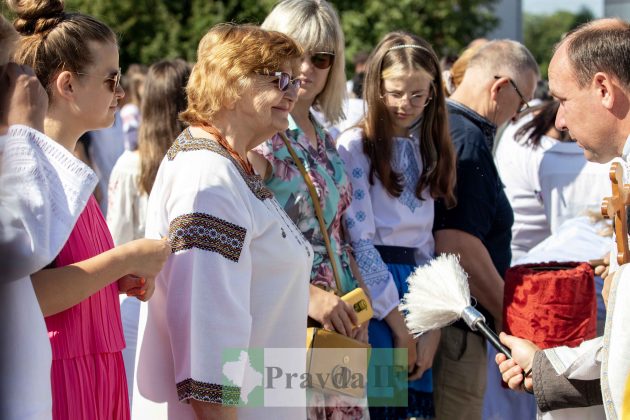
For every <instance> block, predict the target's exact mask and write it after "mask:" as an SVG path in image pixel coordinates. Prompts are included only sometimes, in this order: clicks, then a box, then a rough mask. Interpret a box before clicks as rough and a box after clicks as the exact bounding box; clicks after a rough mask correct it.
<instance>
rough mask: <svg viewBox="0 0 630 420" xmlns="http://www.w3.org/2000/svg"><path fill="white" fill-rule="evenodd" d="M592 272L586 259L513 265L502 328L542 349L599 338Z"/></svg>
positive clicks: (508, 280)
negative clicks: (583, 261)
mask: <svg viewBox="0 0 630 420" xmlns="http://www.w3.org/2000/svg"><path fill="white" fill-rule="evenodd" d="M596 327H597V301H596V298H595V282H594V273H593V269H592V268H591V266H590V265H589V264H587V263H577V262H571V263H567V262H562V263H557V262H550V263H541V264H525V265H518V266H514V267H512V268H510V269H509V270H508V271H507V272H506V275H505V291H504V295H503V329H504V331H505V332H507V333H508V334H511V335H515V336H517V337H522V338H527V339H529V340H531V341H532V342H534V343H535V344H536V345H537V346H539V347H540V348H542V349H546V348H549V347H556V346H561V345H564V346H570V347H574V346H577V345H579V344H580V343H582V341H584V340H588V339H590V338H593V337H595V335H596Z"/></svg>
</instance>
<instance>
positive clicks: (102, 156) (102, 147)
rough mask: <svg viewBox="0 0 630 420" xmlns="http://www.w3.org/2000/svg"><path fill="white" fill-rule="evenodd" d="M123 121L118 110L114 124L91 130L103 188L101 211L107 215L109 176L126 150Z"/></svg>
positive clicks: (96, 168) (96, 169) (92, 149)
mask: <svg viewBox="0 0 630 420" xmlns="http://www.w3.org/2000/svg"><path fill="white" fill-rule="evenodd" d="M122 126H123V123H122V120H121V119H120V113H119V112H116V115H115V119H114V124H113V125H112V126H111V127H107V128H103V129H101V130H94V131H90V133H89V134H90V150H89V153H90V157H91V159H92V165H93V166H94V172H96V174H97V175H98V178H99V182H98V187H99V189H100V190H101V193H102V196H103V201H102V202H101V203H100V207H101V211H102V212H103V215H104V216H107V188H108V186H109V176H110V174H111V172H112V168H113V167H114V165H115V164H116V161H117V160H118V158H119V157H120V155H122V153H123V152H124V151H125V146H124V143H125V139H124V132H123V128H122Z"/></svg>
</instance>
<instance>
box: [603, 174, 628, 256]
mask: <svg viewBox="0 0 630 420" xmlns="http://www.w3.org/2000/svg"><path fill="white" fill-rule="evenodd" d="M608 176H609V177H610V182H611V184H612V197H606V198H604V201H603V202H602V209H601V211H602V216H604V217H605V218H610V219H613V220H614V226H615V236H616V241H617V263H619V265H622V264H625V263H627V262H630V251H629V250H628V213H627V210H626V206H627V205H629V204H630V185H628V184H624V183H623V167H622V166H621V163H619V162H613V163H612V165H610V171H609V172H608Z"/></svg>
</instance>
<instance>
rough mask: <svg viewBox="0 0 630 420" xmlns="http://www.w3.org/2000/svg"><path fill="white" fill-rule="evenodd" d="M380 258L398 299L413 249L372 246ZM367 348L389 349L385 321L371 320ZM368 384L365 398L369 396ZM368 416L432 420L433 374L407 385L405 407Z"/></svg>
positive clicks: (390, 342)
mask: <svg viewBox="0 0 630 420" xmlns="http://www.w3.org/2000/svg"><path fill="white" fill-rule="evenodd" d="M376 249H377V250H378V251H379V253H380V254H381V258H382V259H383V261H384V262H385V264H386V265H387V269H388V270H389V272H390V273H391V274H392V277H393V279H394V282H395V284H396V288H397V289H398V296H399V298H402V297H403V296H404V294H405V293H407V291H408V289H409V285H408V284H407V278H408V277H409V275H410V274H411V273H412V272H413V271H414V270H415V269H416V265H415V259H414V249H412V248H403V247H391V246H380V245H379V246H376ZM369 338H370V344H371V345H372V347H373V348H392V347H393V346H394V338H393V334H392V330H391V329H390V328H389V326H388V325H387V323H386V322H385V321H379V320H377V319H375V318H372V319H371V320H370V325H369ZM369 391H370V383H369V382H368V395H371V393H370V392H369ZM370 415H371V417H372V418H373V419H396V420H398V419H406V418H409V417H418V418H433V417H435V409H434V405H433V374H432V372H431V369H429V370H427V371H426V372H425V373H424V374H423V375H422V377H421V378H420V379H417V380H415V381H407V407H372V404H370Z"/></svg>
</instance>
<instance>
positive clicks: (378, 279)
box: [352, 239, 389, 287]
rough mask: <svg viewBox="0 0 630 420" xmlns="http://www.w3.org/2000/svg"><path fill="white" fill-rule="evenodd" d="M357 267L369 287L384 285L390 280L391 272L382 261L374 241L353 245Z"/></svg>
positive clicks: (359, 242) (362, 241)
mask: <svg viewBox="0 0 630 420" xmlns="http://www.w3.org/2000/svg"><path fill="white" fill-rule="evenodd" d="M352 248H353V249H354V253H355V256H356V260H357V265H358V266H359V270H360V271H361V275H362V276H363V280H365V284H366V285H367V286H368V287H371V286H375V285H378V284H380V283H384V282H386V281H388V280H389V271H387V266H386V265H385V263H384V262H383V260H382V259H381V255H380V254H379V253H378V251H377V250H376V248H374V244H373V243H372V241H370V240H367V239H361V240H359V241H357V242H353V243H352Z"/></svg>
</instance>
